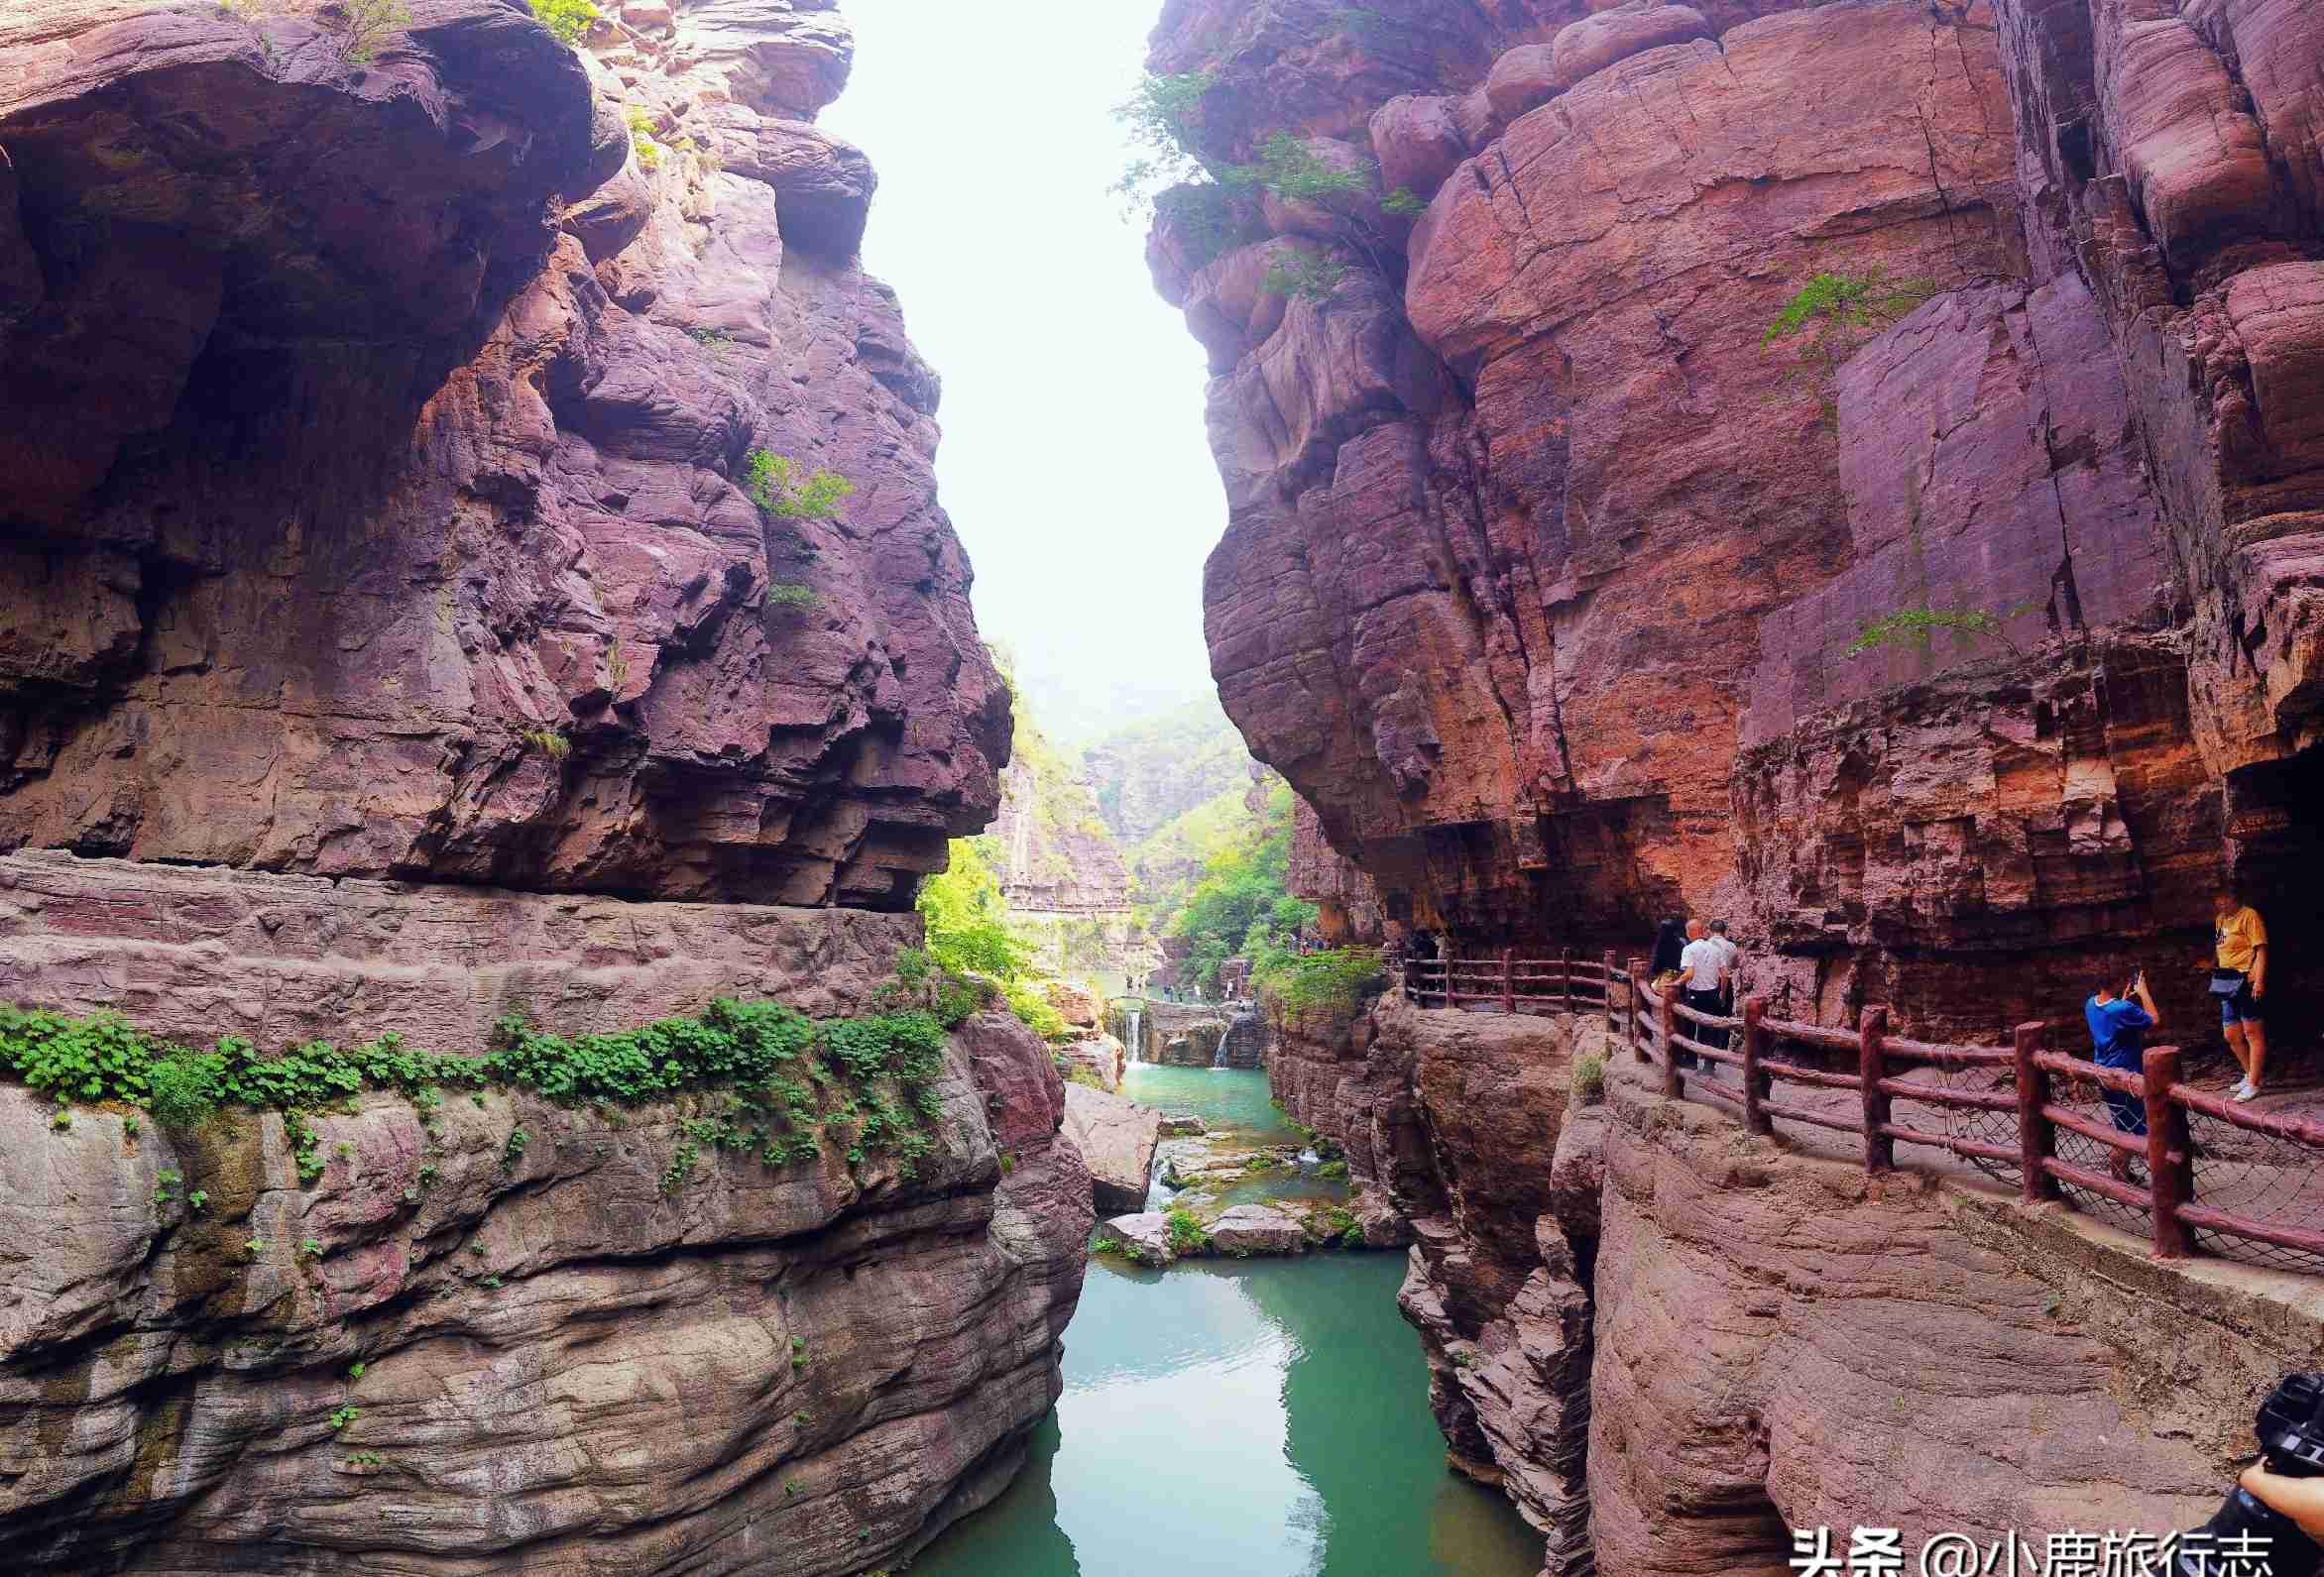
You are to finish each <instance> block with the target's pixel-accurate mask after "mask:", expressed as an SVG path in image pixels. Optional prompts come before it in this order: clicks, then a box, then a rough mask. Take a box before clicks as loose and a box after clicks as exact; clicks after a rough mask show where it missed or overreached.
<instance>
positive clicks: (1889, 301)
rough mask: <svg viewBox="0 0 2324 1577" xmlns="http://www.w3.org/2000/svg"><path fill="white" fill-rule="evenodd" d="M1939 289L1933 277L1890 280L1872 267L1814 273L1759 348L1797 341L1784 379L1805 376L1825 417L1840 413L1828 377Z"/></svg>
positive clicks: (1772, 325)
mask: <svg viewBox="0 0 2324 1577" xmlns="http://www.w3.org/2000/svg"><path fill="white" fill-rule="evenodd" d="M1936 293H1937V288H1936V282H1935V281H1933V280H1891V279H1890V278H1889V277H1888V271H1887V270H1886V269H1883V268H1880V267H1879V266H1877V265H1875V266H1874V267H1872V268H1869V269H1867V270H1865V271H1864V272H1863V273H1862V274H1818V275H1816V276H1814V277H1813V278H1811V279H1810V280H1809V281H1808V282H1806V283H1805V284H1803V285H1801V287H1800V290H1799V292H1798V293H1797V294H1795V295H1794V296H1793V297H1792V298H1791V299H1790V300H1789V301H1786V302H1785V303H1784V309H1783V310H1782V311H1781V312H1778V313H1777V314H1776V318H1775V321H1774V322H1772V323H1770V324H1769V325H1768V326H1767V332H1766V333H1765V334H1764V335H1762V336H1761V337H1760V344H1761V345H1762V346H1763V347H1772V346H1774V345H1775V344H1776V343H1777V342H1778V341H1780V340H1797V341H1799V342H1800V359H1799V360H1798V361H1797V362H1796V363H1795V364H1794V365H1793V366H1792V367H1791V368H1790V369H1788V370H1787V371H1786V372H1785V374H1784V378H1785V380H1786V381H1787V382H1789V381H1790V380H1792V379H1795V378H1807V379H1809V380H1811V381H1812V382H1813V384H1814V387H1815V394H1816V402H1817V404H1818V405H1820V406H1821V407H1822V410H1823V414H1824V416H1825V418H1826V419H1827V420H1830V419H1836V418H1837V417H1838V415H1839V404H1838V401H1837V400H1836V399H1835V398H1834V397H1833V394H1832V388H1831V385H1832V380H1833V378H1834V377H1836V376H1837V375H1838V373H1839V370H1840V364H1841V363H1842V362H1845V361H1846V360H1847V359H1848V358H1849V357H1851V356H1853V355H1855V354H1856V352H1857V351H1858V350H1859V349H1860V348H1862V346H1863V344H1864V342H1865V341H1866V340H1868V339H1870V338H1872V336H1873V335H1875V334H1878V333H1879V332H1880V331H1881V330H1882V329H1884V328H1887V327H1888V326H1889V325H1890V324H1891V323H1894V322H1896V321H1897V320H1898V319H1899V318H1901V317H1903V316H1904V315H1905V314H1906V313H1908V312H1910V311H1912V310H1913V309H1914V308H1915V307H1917V306H1918V305H1919V304H1920V303H1921V302H1923V301H1925V300H1928V299H1929V298H1930V297H1931V296H1934V295H1935V294H1936Z"/></svg>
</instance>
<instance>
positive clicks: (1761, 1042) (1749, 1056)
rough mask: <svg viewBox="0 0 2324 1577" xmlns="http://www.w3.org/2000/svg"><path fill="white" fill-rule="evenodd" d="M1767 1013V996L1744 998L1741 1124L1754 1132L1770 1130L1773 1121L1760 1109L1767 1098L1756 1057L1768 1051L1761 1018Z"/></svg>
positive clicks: (1764, 1132) (1760, 1132)
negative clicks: (1761, 1103)
mask: <svg viewBox="0 0 2324 1577" xmlns="http://www.w3.org/2000/svg"><path fill="white" fill-rule="evenodd" d="M1766 1015H1767V998H1766V997H1764V996H1754V997H1747V998H1745V999H1744V1002H1743V1126H1744V1127H1745V1128H1747V1129H1749V1130H1750V1131H1751V1132H1753V1133H1755V1134H1772V1133H1774V1132H1775V1131H1776V1125H1775V1123H1774V1121H1773V1120H1772V1119H1770V1118H1769V1116H1768V1114H1767V1113H1766V1112H1765V1111H1763V1110H1761V1109H1760V1102H1761V1101H1764V1100H1765V1099H1767V1095H1768V1090H1767V1083H1766V1082H1765V1080H1766V1075H1765V1074H1763V1073H1761V1072H1760V1070H1759V1060H1760V1059H1761V1058H1762V1057H1765V1056H1766V1055H1767V1030H1766V1028H1765V1027H1764V1026H1763V1025H1762V1024H1761V1023H1760V1020H1761V1019H1762V1018H1764V1017H1765V1016H1766Z"/></svg>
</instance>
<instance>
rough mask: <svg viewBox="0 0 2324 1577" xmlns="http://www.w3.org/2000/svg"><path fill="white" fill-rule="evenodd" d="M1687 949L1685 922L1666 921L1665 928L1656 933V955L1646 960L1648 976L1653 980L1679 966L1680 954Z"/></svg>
mask: <svg viewBox="0 0 2324 1577" xmlns="http://www.w3.org/2000/svg"><path fill="white" fill-rule="evenodd" d="M1685 951H1686V926H1685V922H1683V921H1678V920H1666V921H1664V922H1663V929H1662V930H1660V931H1658V932H1656V933H1655V939H1654V957H1651V958H1649V959H1647V961H1646V977H1647V978H1648V979H1649V980H1653V979H1656V978H1659V977H1660V976H1662V975H1666V974H1669V973H1670V972H1671V971H1672V970H1674V969H1676V968H1678V967H1679V955H1680V954H1682V953H1684V952H1685Z"/></svg>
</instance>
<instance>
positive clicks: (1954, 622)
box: [1848, 603, 2034, 657]
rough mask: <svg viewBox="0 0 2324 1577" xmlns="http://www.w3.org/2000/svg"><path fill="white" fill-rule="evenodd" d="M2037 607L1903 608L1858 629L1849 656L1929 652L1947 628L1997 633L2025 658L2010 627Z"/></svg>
mask: <svg viewBox="0 0 2324 1577" xmlns="http://www.w3.org/2000/svg"><path fill="white" fill-rule="evenodd" d="M2033 606H2034V605H2033V604H2032V603H2020V604H2019V605H2018V606H2017V607H2015V608H2005V609H2003V610H2002V611H2001V612H2000V613H1998V614H1989V613H1986V612H1984V611H1983V610H1982V609H1973V608H1902V609H1899V610H1897V612H1895V613H1893V614H1889V615H1886V616H1884V617H1883V618H1880V619H1875V620H1870V621H1869V622H1867V623H1866V624H1865V625H1864V627H1863V628H1862V629H1860V630H1858V631H1857V632H1856V638H1855V639H1854V640H1852V641H1850V642H1848V655H1849V656H1851V657H1861V656H1863V655H1864V654H1865V653H1866V652H1868V651H1878V650H1881V649H1883V648H1885V647H1890V646H1905V647H1910V648H1913V649H1915V650H1918V651H1926V650H1928V649H1929V646H1930V645H1931V643H1932V642H1933V639H1934V637H1935V635H1936V633H1937V632H1938V631H1939V630H1943V631H1945V632H1947V633H1950V634H1955V635H1967V636H1976V635H1991V636H1995V637H1996V638H1998V639H2000V640H2001V641H2002V642H2003V643H2004V644H2006V645H2007V646H2008V647H2009V648H2010V650H2012V651H2013V652H2016V653H2017V654H2018V655H2019V656H2020V657H2023V656H2025V655H2026V651H2025V648H2024V647H2022V646H2020V645H2019V644H2018V643H2017V642H2016V641H2014V640H2012V639H2010V636H2009V631H2008V629H2007V627H2006V626H2007V625H2008V623H2009V621H2010V620H2013V619H2017V618H2019V617H2021V616H2022V615H2026V614H2030V613H2032V612H2033Z"/></svg>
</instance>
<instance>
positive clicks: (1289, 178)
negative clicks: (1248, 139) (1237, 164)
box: [1227, 132, 1372, 202]
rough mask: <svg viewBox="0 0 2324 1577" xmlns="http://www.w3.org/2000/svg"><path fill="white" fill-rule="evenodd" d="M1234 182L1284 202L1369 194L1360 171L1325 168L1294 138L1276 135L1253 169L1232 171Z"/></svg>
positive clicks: (1323, 162)
mask: <svg viewBox="0 0 2324 1577" xmlns="http://www.w3.org/2000/svg"><path fill="white" fill-rule="evenodd" d="M1234 179H1242V180H1251V181H1255V182H1256V183H1257V184H1259V185H1262V186H1264V187H1266V188H1267V189H1268V190H1269V191H1271V192H1273V193H1274V194H1275V195H1276V196H1278V197H1281V198H1283V199H1284V200H1285V201H1287V202H1324V201H1326V200H1327V199H1329V198H1332V197H1340V196H1351V195H1354V194H1356V193H1359V192H1365V191H1369V190H1370V189H1371V184H1372V183H1371V181H1370V179H1369V178H1367V177H1366V176H1365V175H1364V174H1363V173H1362V172H1361V171H1359V170H1353V169H1339V168H1338V167H1337V166H1336V165H1332V164H1328V163H1326V162H1325V160H1324V159H1323V157H1322V156H1321V155H1319V154H1318V153H1317V152H1316V151H1315V150H1314V149H1312V148H1310V147H1309V146H1308V145H1307V143H1306V142H1305V141H1304V140H1302V139H1301V138H1300V137H1299V136H1298V135H1297V134H1295V133H1292V132H1277V133H1276V134H1275V135H1274V136H1272V137H1270V138H1268V139H1267V141H1266V145H1265V146H1264V147H1263V148H1261V149H1260V150H1259V163H1258V165H1257V167H1256V169H1240V170H1237V171H1236V174H1235V176H1234V177H1233V178H1232V179H1229V181H1228V182H1227V183H1228V184H1229V185H1232V184H1233V181H1234Z"/></svg>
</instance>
